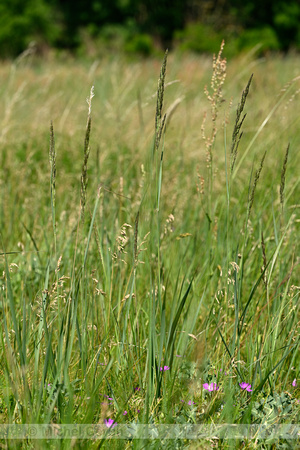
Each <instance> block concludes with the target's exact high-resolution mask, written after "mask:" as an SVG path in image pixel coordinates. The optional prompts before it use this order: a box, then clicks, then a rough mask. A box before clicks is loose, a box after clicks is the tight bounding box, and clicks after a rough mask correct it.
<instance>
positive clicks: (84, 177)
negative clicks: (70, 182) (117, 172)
mask: <svg viewBox="0 0 300 450" xmlns="http://www.w3.org/2000/svg"><path fill="white" fill-rule="evenodd" d="M93 97H94V86H92V88H91V92H90V96H89V97H88V98H87V100H86V101H87V104H88V108H89V109H88V118H87V124H86V130H85V138H84V147H83V164H82V169H81V195H80V217H81V220H82V221H83V222H84V211H85V204H86V197H87V184H88V176H87V170H88V160H89V156H90V134H91V124H92V118H91V113H92V98H93Z"/></svg>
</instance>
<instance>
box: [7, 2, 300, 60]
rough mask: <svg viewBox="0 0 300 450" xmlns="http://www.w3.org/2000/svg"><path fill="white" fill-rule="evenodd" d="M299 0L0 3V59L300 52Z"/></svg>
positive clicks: (229, 55)
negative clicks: (27, 53)
mask: <svg viewBox="0 0 300 450" xmlns="http://www.w3.org/2000/svg"><path fill="white" fill-rule="evenodd" d="M299 24H300V2H299V0H288V1H286V0H1V2H0V57H1V58H2V59H4V58H14V57H16V56H17V55H19V54H20V53H22V52H23V51H24V50H25V49H28V48H29V49H30V48H31V49H35V51H36V52H37V53H39V54H41V55H42V56H46V55H48V54H49V53H51V54H52V53H64V52H65V51H67V52H71V53H73V54H74V55H75V56H85V55H86V56H91V57H99V56H102V55H106V54H109V53H111V52H115V51H122V52H124V53H127V54H141V55H143V56H150V55H152V54H155V53H157V52H160V51H161V50H164V49H166V48H169V49H176V50H179V51H185V50H190V51H193V52H198V53H209V54H211V53H212V52H216V51H218V49H219V47H220V42H221V40H222V39H225V41H226V49H225V53H226V56H227V57H231V56H235V55H236V54H238V53H240V52H241V51H249V49H252V48H255V51H256V52H257V53H258V54H266V53H268V52H272V51H280V52H288V51H290V50H294V51H299V50H300V26H299Z"/></svg>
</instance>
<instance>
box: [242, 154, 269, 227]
mask: <svg viewBox="0 0 300 450" xmlns="http://www.w3.org/2000/svg"><path fill="white" fill-rule="evenodd" d="M266 154H267V151H265V153H264V154H263V157H262V158H261V161H260V165H259V168H258V169H257V170H256V172H255V175H254V180H253V184H252V188H251V191H250V195H249V202H248V211H247V216H248V219H249V217H250V214H251V210H252V206H253V201H254V195H255V191H256V187H257V183H258V180H259V177H260V174H261V171H262V168H263V165H264V161H265V157H266Z"/></svg>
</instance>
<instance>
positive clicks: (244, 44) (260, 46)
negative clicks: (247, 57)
mask: <svg viewBox="0 0 300 450" xmlns="http://www.w3.org/2000/svg"><path fill="white" fill-rule="evenodd" d="M254 47H256V49H257V50H256V54H257V55H262V54H265V53H266V52H267V51H270V50H271V51H272V50H273V51H275V50H280V49H281V44H280V41H279V40H278V38H277V35H276V33H275V31H274V30H273V29H272V28H271V27H264V28H260V29H255V28H252V29H249V30H245V31H244V32H243V33H242V34H241V36H240V38H239V39H238V48H239V50H245V51H247V50H248V51H249V50H251V49H252V48H254Z"/></svg>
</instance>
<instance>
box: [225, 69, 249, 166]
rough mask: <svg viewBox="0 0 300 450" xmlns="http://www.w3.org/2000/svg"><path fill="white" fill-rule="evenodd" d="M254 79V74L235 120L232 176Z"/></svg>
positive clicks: (231, 157)
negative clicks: (244, 112) (245, 110)
mask: <svg viewBox="0 0 300 450" xmlns="http://www.w3.org/2000/svg"><path fill="white" fill-rule="evenodd" d="M252 78H253V74H252V75H251V77H250V78H249V81H248V83H247V86H246V88H245V90H244V91H243V93H242V98H241V102H240V103H239V104H238V107H237V110H236V119H235V124H234V128H233V132H232V139H231V149H230V173H231V174H232V172H233V169H234V165H235V161H236V157H237V152H238V147H239V144H240V140H241V137H242V135H243V133H242V132H241V131H240V130H241V127H242V125H243V122H244V120H245V118H246V114H243V116H242V113H243V111H244V108H245V104H246V100H247V97H248V94H249V89H250V85H251V82H252ZM241 116H242V117H241Z"/></svg>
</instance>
